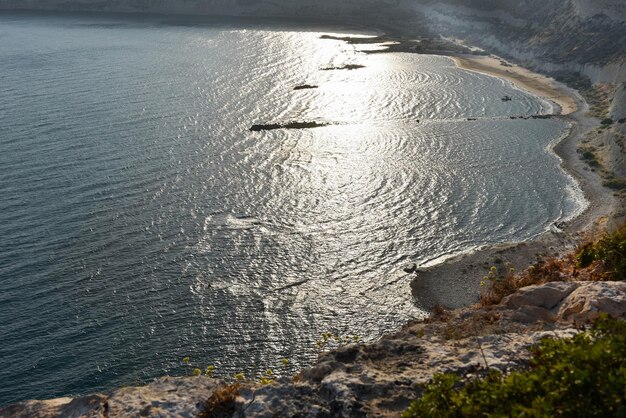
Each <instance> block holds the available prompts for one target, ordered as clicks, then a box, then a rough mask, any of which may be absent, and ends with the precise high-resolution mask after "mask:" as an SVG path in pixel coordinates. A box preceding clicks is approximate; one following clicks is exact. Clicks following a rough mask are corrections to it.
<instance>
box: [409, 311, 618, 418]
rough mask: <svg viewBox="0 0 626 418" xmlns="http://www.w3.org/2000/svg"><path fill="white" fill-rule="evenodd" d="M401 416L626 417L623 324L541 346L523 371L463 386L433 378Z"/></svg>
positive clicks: (603, 324) (601, 325) (609, 323)
mask: <svg viewBox="0 0 626 418" xmlns="http://www.w3.org/2000/svg"><path fill="white" fill-rule="evenodd" d="M403 416H404V417H405V418H413V417H437V418H446V417H508V416H515V417H522V416H524V417H624V416H626V322H624V321H621V320H615V319H608V318H606V317H602V318H600V320H598V321H597V322H596V323H595V324H594V326H593V327H592V329H591V330H590V331H589V332H583V333H580V334H578V335H576V336H575V337H574V338H572V339H567V340H563V339H546V340H543V341H542V342H541V343H540V345H539V347H537V348H536V349H534V351H533V353H532V358H531V361H530V366H529V367H528V369H527V370H523V371H517V372H512V373H510V374H508V375H504V374H501V373H499V372H496V371H490V372H489V374H488V375H487V376H486V377H484V378H476V379H474V380H470V381H469V382H465V383H463V382H461V380H460V379H459V377H457V376H456V375H454V374H440V375H437V376H435V377H434V378H433V380H432V381H431V382H430V383H429V384H428V386H427V387H426V390H425V392H424V394H423V395H422V397H421V398H420V399H418V400H417V401H414V402H413V403H412V404H411V406H410V407H409V409H408V410H407V411H406V412H405V413H404V415H403Z"/></svg>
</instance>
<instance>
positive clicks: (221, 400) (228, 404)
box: [198, 383, 240, 418]
mask: <svg viewBox="0 0 626 418" xmlns="http://www.w3.org/2000/svg"><path fill="white" fill-rule="evenodd" d="M239 389H240V385H239V383H235V384H232V385H226V386H222V387H220V388H218V389H216V390H215V392H213V394H212V395H211V397H210V398H209V399H207V401H206V402H205V403H204V410H203V411H202V412H201V413H200V414H199V415H198V417H199V418H226V417H232V416H233V414H234V413H235V398H237V395H239Z"/></svg>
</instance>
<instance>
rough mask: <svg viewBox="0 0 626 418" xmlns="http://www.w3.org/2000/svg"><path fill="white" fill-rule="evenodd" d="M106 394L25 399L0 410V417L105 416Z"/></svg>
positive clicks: (79, 417)
mask: <svg viewBox="0 0 626 418" xmlns="http://www.w3.org/2000/svg"><path fill="white" fill-rule="evenodd" d="M105 402H106V396H104V395H101V394H94V395H88V396H84V397H81V398H76V399H72V398H57V399H50V400H45V401H26V402H21V403H18V404H15V405H11V406H9V407H8V408H5V409H1V410H0V417H2V418H18V417H24V418H26V417H28V418H52V417H55V418H56V417H63V418H102V417H104V416H105Z"/></svg>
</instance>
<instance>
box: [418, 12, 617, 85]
mask: <svg viewBox="0 0 626 418" xmlns="http://www.w3.org/2000/svg"><path fill="white" fill-rule="evenodd" d="M415 8H416V10H417V11H418V12H419V13H422V14H424V15H425V16H427V19H426V21H427V22H429V25H430V29H431V30H432V31H434V32H436V33H440V34H443V35H446V36H455V37H459V38H462V39H465V40H467V41H468V42H470V43H473V44H476V45H479V46H482V47H483V48H485V49H487V50H490V51H492V52H495V53H498V54H500V55H502V56H505V57H510V58H513V59H515V60H517V61H521V62H524V63H526V64H530V65H532V66H533V67H534V68H536V69H540V70H543V71H546V72H556V71H573V72H580V73H582V74H584V75H586V76H588V77H589V78H590V79H591V80H592V82H594V83H613V84H615V83H621V82H625V81H626V3H624V2H623V1H620V0H602V1H592V0H566V1H563V0H524V1H479V0H465V1H460V0H442V1H425V2H423V3H420V4H419V5H418V4H416V5H415Z"/></svg>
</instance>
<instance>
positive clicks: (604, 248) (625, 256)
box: [576, 224, 626, 280]
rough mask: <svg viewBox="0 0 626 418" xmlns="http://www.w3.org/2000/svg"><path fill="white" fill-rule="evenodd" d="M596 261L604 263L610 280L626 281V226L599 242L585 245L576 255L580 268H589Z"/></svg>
mask: <svg viewBox="0 0 626 418" xmlns="http://www.w3.org/2000/svg"><path fill="white" fill-rule="evenodd" d="M594 261H600V262H602V263H603V267H604V269H605V271H606V274H605V275H606V279H608V280H625V279H626V224H624V225H622V226H621V227H620V228H618V229H617V230H616V231H614V232H612V233H607V234H604V236H603V237H602V238H600V239H599V240H598V241H597V242H595V243H593V244H591V243H590V244H586V245H584V246H583V247H582V248H581V249H580V251H579V252H578V253H577V254H576V262H577V264H578V267H583V268H584V267H588V266H589V265H590V264H591V263H593V262H594Z"/></svg>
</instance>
